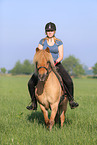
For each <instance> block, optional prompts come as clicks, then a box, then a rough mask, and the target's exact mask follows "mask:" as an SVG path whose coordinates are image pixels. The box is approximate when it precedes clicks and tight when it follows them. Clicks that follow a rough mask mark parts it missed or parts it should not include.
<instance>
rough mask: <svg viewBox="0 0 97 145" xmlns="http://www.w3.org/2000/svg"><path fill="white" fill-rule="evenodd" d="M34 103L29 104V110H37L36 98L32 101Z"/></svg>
mask: <svg viewBox="0 0 97 145" xmlns="http://www.w3.org/2000/svg"><path fill="white" fill-rule="evenodd" d="M31 102H32V104H31V105H30V106H27V107H26V108H27V109H28V110H37V100H36V98H34V99H33V101H31Z"/></svg>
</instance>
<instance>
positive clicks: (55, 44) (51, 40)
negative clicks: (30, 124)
mask: <svg viewBox="0 0 97 145" xmlns="http://www.w3.org/2000/svg"><path fill="white" fill-rule="evenodd" d="M55 32H56V25H55V24H54V23H52V22H49V23H47V24H46V26H45V33H46V35H47V36H46V37H45V38H43V39H41V40H40V42H39V45H38V48H39V49H40V50H42V49H46V48H47V47H49V49H50V52H51V54H52V57H53V59H54V62H55V66H57V68H58V72H59V74H60V76H61V77H62V80H63V83H64V87H65V89H66V92H67V97H68V100H69V105H70V107H71V109H73V108H76V107H78V106H79V104H78V103H77V102H75V101H74V97H73V93H74V89H73V81H72V79H71V77H70V75H69V74H68V73H67V71H66V70H65V69H64V67H63V65H62V64H61V61H62V59H63V43H62V41H61V40H60V39H57V38H56V37H55ZM37 82H38V78H37V75H36V74H35V73H34V74H33V75H32V77H31V79H30V80H29V82H28V89H29V93H30V96H31V101H32V104H31V105H30V106H27V107H26V108H27V109H28V110H37V100H36V97H35V86H36V85H37Z"/></svg>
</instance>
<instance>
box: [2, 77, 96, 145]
mask: <svg viewBox="0 0 97 145" xmlns="http://www.w3.org/2000/svg"><path fill="white" fill-rule="evenodd" d="M29 78H30V76H7V75H4V76H3V75H2V76H0V145H97V79H87V78H78V79H73V81H74V86H75V90H74V91H75V100H76V101H77V102H78V103H79V107H78V108H76V109H72V110H71V109H70V107H69V104H68V109H67V112H66V119H65V123H64V126H63V128H60V125H59V124H56V125H54V127H53V129H52V131H51V132H50V131H49V130H48V129H47V128H46V126H45V124H44V118H43V114H42V112H41V110H40V107H39V105H38V110H37V111H28V110H27V109H26V106H27V105H28V104H29V102H30V96H29V93H28V88H27V82H28V80H29ZM49 115H50V111H49Z"/></svg>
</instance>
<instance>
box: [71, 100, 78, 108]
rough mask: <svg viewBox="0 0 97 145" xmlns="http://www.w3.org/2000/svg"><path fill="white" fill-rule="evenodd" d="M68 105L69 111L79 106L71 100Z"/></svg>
mask: <svg viewBox="0 0 97 145" xmlns="http://www.w3.org/2000/svg"><path fill="white" fill-rule="evenodd" d="M69 105H70V108H71V109H74V108H76V107H78V106H79V104H78V103H77V102H75V101H74V100H71V101H70V102H69Z"/></svg>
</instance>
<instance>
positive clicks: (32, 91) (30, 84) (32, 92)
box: [26, 74, 38, 110]
mask: <svg viewBox="0 0 97 145" xmlns="http://www.w3.org/2000/svg"><path fill="white" fill-rule="evenodd" d="M37 82H38V77H37V75H35V74H33V75H32V77H31V79H30V80H29V82H28V90H29V93H30V97H31V102H32V104H31V105H30V106H27V107H26V108H27V109H28V110H37V100H36V97H35V86H36V85H37Z"/></svg>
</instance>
